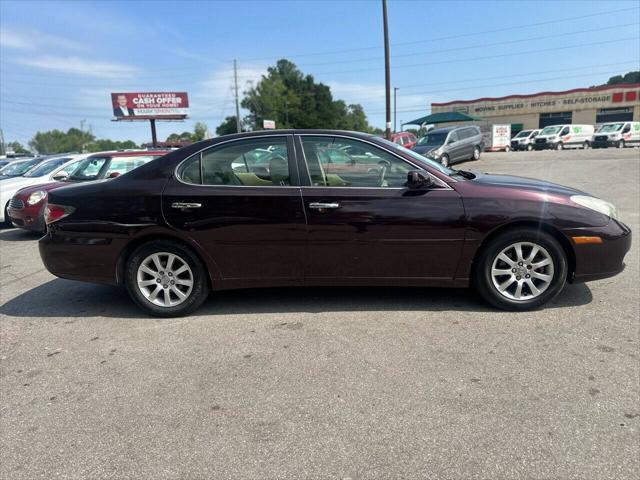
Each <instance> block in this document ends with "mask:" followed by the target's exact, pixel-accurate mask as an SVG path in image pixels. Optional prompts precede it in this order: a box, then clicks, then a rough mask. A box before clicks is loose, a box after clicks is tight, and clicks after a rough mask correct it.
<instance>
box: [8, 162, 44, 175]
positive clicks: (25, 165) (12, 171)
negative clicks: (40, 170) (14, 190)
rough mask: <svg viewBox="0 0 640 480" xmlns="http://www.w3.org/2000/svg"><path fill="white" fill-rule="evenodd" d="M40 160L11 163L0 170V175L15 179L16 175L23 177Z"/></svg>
mask: <svg viewBox="0 0 640 480" xmlns="http://www.w3.org/2000/svg"><path fill="white" fill-rule="evenodd" d="M39 162H40V159H38V158H34V159H33V160H27V161H26V162H13V163H10V164H9V165H7V166H6V167H4V168H2V169H1V170H0V175H2V176H5V177H17V176H18V175H24V174H25V173H26V172H28V171H29V170H30V169H31V168H33V166H34V165H37V164H38V163H39Z"/></svg>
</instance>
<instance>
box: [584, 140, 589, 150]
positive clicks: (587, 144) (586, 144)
mask: <svg viewBox="0 0 640 480" xmlns="http://www.w3.org/2000/svg"><path fill="white" fill-rule="evenodd" d="M589 146H590V145H589V142H588V141H585V142H584V143H583V144H582V149H583V150H589Z"/></svg>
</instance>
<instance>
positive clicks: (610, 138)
mask: <svg viewBox="0 0 640 480" xmlns="http://www.w3.org/2000/svg"><path fill="white" fill-rule="evenodd" d="M639 145H640V122H610V123H603V124H600V125H598V126H597V127H596V128H595V131H594V127H593V125H576V124H566V125H550V126H548V127H545V128H543V129H541V130H540V129H536V130H523V131H521V132H519V133H518V134H517V135H516V136H515V137H513V138H512V139H511V149H512V150H527V151H530V150H534V149H535V150H545V149H554V150H562V149H565V148H608V147H616V148H624V147H632V146H639Z"/></svg>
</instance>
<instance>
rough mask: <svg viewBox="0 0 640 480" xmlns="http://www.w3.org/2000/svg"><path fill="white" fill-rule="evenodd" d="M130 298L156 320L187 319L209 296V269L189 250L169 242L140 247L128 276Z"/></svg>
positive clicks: (127, 283)
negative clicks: (207, 271) (181, 317)
mask: <svg viewBox="0 0 640 480" xmlns="http://www.w3.org/2000/svg"><path fill="white" fill-rule="evenodd" d="M125 281H126V287H127V290H128V292H129V295H130V296H131V298H132V299H133V300H134V301H135V302H136V304H138V306H140V307H141V308H142V309H143V310H144V311H146V312H147V313H149V314H151V315H153V316H157V317H178V316H182V315H186V314H188V313H190V312H192V311H194V310H195V309H196V308H198V307H199V306H200V305H201V304H202V302H204V301H205V300H206V298H207V296H208V295H209V285H208V281H207V274H206V269H205V267H204V266H203V265H202V262H201V261H200V259H199V258H198V257H197V256H196V255H195V254H194V253H193V252H192V251H191V250H190V249H189V248H187V247H185V246H183V245H181V244H180V243H177V242H173V241H170V240H154V241H151V242H148V243H145V244H143V245H141V246H140V247H138V248H137V249H136V250H135V251H134V252H133V253H132V254H131V256H130V257H129V259H128V261H127V267H126V272H125Z"/></svg>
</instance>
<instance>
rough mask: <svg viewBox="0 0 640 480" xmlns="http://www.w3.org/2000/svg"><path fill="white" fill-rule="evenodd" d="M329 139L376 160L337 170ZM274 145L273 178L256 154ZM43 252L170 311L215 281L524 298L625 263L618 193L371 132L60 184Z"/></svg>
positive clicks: (257, 143) (58, 269)
mask: <svg viewBox="0 0 640 480" xmlns="http://www.w3.org/2000/svg"><path fill="white" fill-rule="evenodd" d="M327 148H337V149H348V148H351V149H352V150H353V151H358V152H359V154H360V155H364V156H366V157H367V161H368V163H370V164H371V165H372V166H373V168H369V169H366V170H363V169H358V168H355V167H354V171H352V172H348V171H342V170H341V171H340V172H339V173H335V172H334V173H330V172H329V170H330V169H328V168H327V163H326V162H327V160H326V155H322V152H323V151H325V150H326V149H327ZM265 150H266V151H270V152H277V154H273V155H271V156H270V159H269V168H268V175H267V176H265V175H264V174H262V175H260V176H258V174H256V173H255V172H253V171H252V169H251V168H250V166H249V165H248V162H246V159H247V158H251V157H252V156H253V153H254V152H255V151H265ZM46 221H47V224H48V227H49V228H48V233H47V235H46V236H45V237H43V238H42V239H41V240H40V254H41V256H42V259H43V261H44V263H45V265H46V267H47V269H49V271H50V272H52V273H53V274H55V275H58V276H60V277H64V278H70V279H76V280H83V281H89V282H98V283H106V284H111V285H124V286H126V288H127V289H128V291H129V293H130V295H131V297H132V298H133V300H134V301H135V302H136V303H137V304H138V305H139V306H140V307H142V308H143V309H144V310H146V311H147V312H149V313H151V314H153V315H159V316H175V315H182V314H186V313H188V312H191V311H193V310H194V309H196V308H197V307H198V306H199V305H200V304H201V303H202V302H203V301H204V300H205V299H206V298H207V296H208V295H209V292H210V291H211V290H212V289H213V290H219V289H227V288H246V287H264V286H283V285H414V286H446V287H468V286H470V285H473V286H475V287H476V288H477V289H478V291H479V292H480V293H481V294H482V296H483V297H484V298H485V299H486V300H487V301H488V302H489V303H491V304H492V305H494V306H496V307H498V308H504V309H510V310H526V309H531V308H535V307H538V306H540V305H543V304H544V303H546V302H548V301H549V300H551V299H552V298H553V297H555V296H556V295H557V294H558V293H559V292H560V291H561V290H562V288H563V286H564V284H565V282H567V281H568V282H584V281H589V280H597V279H600V278H606V277H610V276H612V275H615V274H617V273H619V272H620V271H622V269H623V268H624V263H623V259H624V256H625V254H626V252H627V251H628V250H629V248H630V245H631V232H630V230H629V228H628V227H626V226H625V225H624V224H623V223H621V222H620V221H619V220H618V218H617V214H616V210H615V208H614V207H613V205H611V204H609V203H607V202H605V201H603V200H600V199H598V198H595V197H592V196H589V195H588V194H586V193H583V192H579V191H576V190H573V189H571V188H567V187H562V186H559V185H554V184H550V183H546V182H541V181H537V180H531V179H526V178H518V177H510V176H503V175H488V174H480V173H471V172H466V171H462V170H453V169H449V168H446V167H443V166H441V165H439V164H436V163H435V162H431V161H429V160H427V159H425V158H424V157H422V156H420V155H418V154H415V153H413V152H412V151H410V150H407V149H404V148H402V147H399V146H397V145H394V144H393V143H391V142H387V141H386V140H383V139H381V138H377V137H374V136H371V135H366V134H357V133H351V132H337V131H326V130H314V131H290V130H289V131H272V132H254V133H249V134H239V135H231V136H225V137H220V138H216V139H213V140H206V141H203V142H200V143H197V144H193V145H190V146H188V147H185V148H183V149H181V150H178V151H175V152H172V153H169V154H168V155H165V156H164V157H161V158H158V159H156V160H153V161H151V162H149V163H147V164H146V165H143V166H141V167H139V168H137V169H136V170H133V171H132V172H129V173H127V174H125V175H122V176H120V177H118V178H115V179H113V180H109V181H100V182H91V183H87V184H80V185H75V186H70V187H64V188H59V189H56V190H54V191H52V192H50V194H49V204H48V206H47V211H46Z"/></svg>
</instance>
